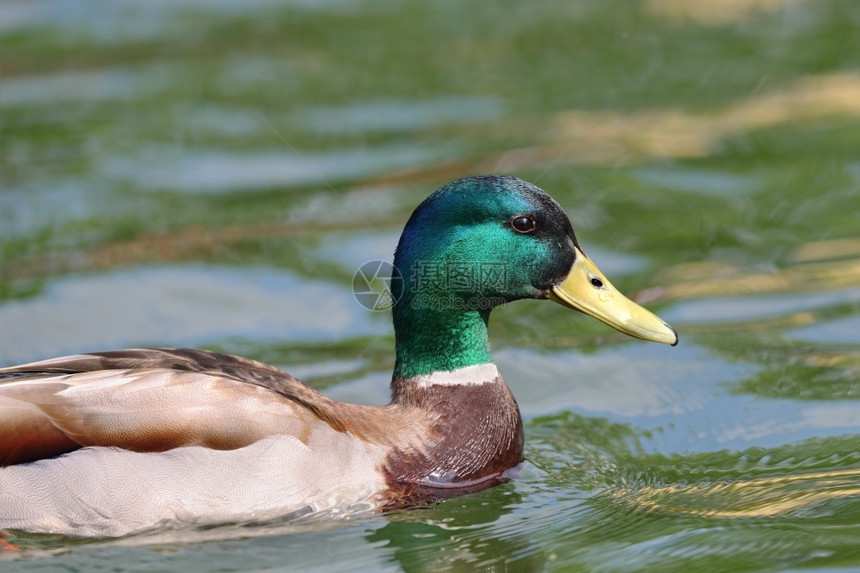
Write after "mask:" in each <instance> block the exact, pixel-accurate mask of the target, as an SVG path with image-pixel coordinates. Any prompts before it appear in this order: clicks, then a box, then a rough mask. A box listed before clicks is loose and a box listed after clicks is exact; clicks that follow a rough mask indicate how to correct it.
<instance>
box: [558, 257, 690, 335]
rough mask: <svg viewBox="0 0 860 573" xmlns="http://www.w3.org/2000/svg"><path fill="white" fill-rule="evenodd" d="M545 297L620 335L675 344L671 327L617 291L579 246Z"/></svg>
mask: <svg viewBox="0 0 860 573" xmlns="http://www.w3.org/2000/svg"><path fill="white" fill-rule="evenodd" d="M549 298H550V300H552V301H554V302H557V303H558V304H561V305H563V306H566V307H568V308H572V309H574V310H578V311H580V312H584V313H585V314H587V315H590V316H593V317H594V318H596V319H597V320H600V321H602V322H605V323H606V324H608V325H609V326H611V327H612V328H615V329H616V330H619V331H620V332H623V333H624V334H629V335H630V336H634V337H636V338H641V339H642V340H650V341H652V342H662V343H664V344H671V345H672V346H675V345H676V344H678V333H677V332H675V329H673V328H672V327H671V326H669V325H668V324H666V323H665V322H663V321H662V320H660V318H659V317H658V316H657V315H656V314H654V313H653V312H651V311H648V310H646V309H644V308H642V307H641V306H639V305H638V304H636V303H635V302H633V301H632V300H630V299H629V298H627V297H626V296H624V295H623V294H621V293H620V292H618V289H616V288H615V287H614V286H612V283H610V282H609V281H608V280H606V277H605V276H603V273H601V272H600V270H599V269H598V268H597V267H596V266H595V265H594V263H592V262H591V260H590V259H589V258H588V257H586V256H585V253H583V252H582V251H580V250H579V249H576V260H575V261H574V262H573V266H572V267H571V268H570V273H569V274H568V275H567V278H566V279H564V280H563V281H562V282H561V283H559V284H557V285H555V286H554V287H552V290H551V291H550V295H549Z"/></svg>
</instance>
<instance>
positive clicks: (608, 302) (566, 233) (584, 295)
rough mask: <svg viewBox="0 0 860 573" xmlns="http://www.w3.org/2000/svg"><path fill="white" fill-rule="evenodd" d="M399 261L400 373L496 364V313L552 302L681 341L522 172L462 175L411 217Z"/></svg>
mask: <svg viewBox="0 0 860 573" xmlns="http://www.w3.org/2000/svg"><path fill="white" fill-rule="evenodd" d="M394 266H395V267H396V268H397V269H398V270H399V272H400V274H401V275H402V279H403V280H402V281H397V282H395V283H393V284H392V295H393V297H394V299H395V300H396V301H397V303H396V304H395V306H394V307H393V315H394V327H395V335H396V338H397V363H396V365H395V376H398V375H400V376H415V375H420V374H427V373H430V372H433V371H445V370H453V369H455V368H459V367H463V366H470V365H473V364H482V363H487V362H490V361H491V357H490V351H489V342H488V339H487V332H486V326H487V323H488V320H489V315H490V311H491V310H492V309H493V308H494V307H496V306H499V305H501V304H504V303H507V302H511V301H514V300H519V299H524V298H533V299H549V300H552V301H553V302H556V303H558V304H560V305H562V306H565V307H567V308H571V309H574V310H578V311H580V312H583V313H585V314H588V315H590V316H593V317H594V318H597V319H598V320H600V321H602V322H605V323H606V324H608V325H610V326H612V327H613V328H616V329H617V330H619V331H621V332H624V333H625V334H629V335H631V336H634V337H636V338H641V339H643V340H651V341H654V342H662V343H666V344H671V345H673V346H674V345H675V344H677V342H678V336H677V334H676V333H675V331H674V330H673V329H672V328H671V327H670V326H669V325H667V324H666V323H665V322H663V321H662V320H660V319H659V318H658V317H657V316H655V315H654V314H653V313H651V312H650V311H648V310H646V309H644V308H642V307H641V306H639V305H638V304H636V303H634V302H633V301H631V300H630V299H628V298H627V297H625V296H624V295H622V294H621V293H620V292H619V291H618V290H617V289H616V288H615V287H613V286H612V284H611V283H610V282H609V281H608V280H607V279H606V277H605V276H604V275H603V273H601V272H600V270H598V268H597V267H596V266H595V265H594V263H592V262H591V260H590V259H589V258H588V257H587V256H586V255H585V253H584V252H583V250H582V248H581V247H580V245H579V242H578V241H577V239H576V235H575V234H574V231H573V227H572V226H571V224H570V221H569V219H568V218H567V215H566V214H565V212H564V210H562V208H561V207H560V206H559V204H558V203H556V202H555V200H553V199H552V197H550V196H549V195H547V194H546V193H545V192H544V191H543V190H541V189H540V188H538V187H536V186H535V185H532V184H531V183H528V182H526V181H523V180H521V179H517V178H516V177H508V176H480V177H468V178H465V179H460V180H457V181H453V182H451V183H449V184H447V185H445V186H443V187H441V188H439V189H438V190H436V191H435V192H434V193H433V194H432V195H430V196H429V197H428V198H427V199H425V200H424V201H423V202H422V203H421V204H420V205H419V206H418V207H417V208H416V209H415V211H414V212H413V213H412V216H411V217H410V219H409V221H408V222H407V224H406V227H405V228H404V230H403V234H402V236H401V238H400V242H399V244H398V246H397V250H396V251H395V255H394Z"/></svg>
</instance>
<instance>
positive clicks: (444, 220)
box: [0, 176, 678, 536]
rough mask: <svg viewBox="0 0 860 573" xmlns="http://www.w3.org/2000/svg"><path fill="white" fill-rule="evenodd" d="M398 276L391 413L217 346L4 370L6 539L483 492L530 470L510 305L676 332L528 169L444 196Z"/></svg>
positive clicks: (405, 253)
mask: <svg viewBox="0 0 860 573" xmlns="http://www.w3.org/2000/svg"><path fill="white" fill-rule="evenodd" d="M394 266H395V268H396V269H399V270H400V271H401V274H402V280H398V281H393V282H392V284H391V290H392V296H393V300H396V301H397V302H396V304H395V305H394V306H393V308H392V314H393V320H394V333H395V338H396V350H395V352H396V357H395V363H394V372H393V374H392V378H391V394H392V397H391V402H390V403H389V404H388V405H386V406H379V407H375V406H360V405H353V404H345V403H339V402H335V401H333V400H331V399H329V398H327V397H325V396H323V395H322V394H320V393H318V392H317V391H315V390H313V389H311V388H309V387H307V386H305V385H304V384H302V383H301V382H300V381H299V380H297V379H296V378H294V377H292V376H291V375H289V374H287V373H285V372H283V371H281V370H279V369H277V368H274V367H272V366H268V365H266V364H262V363H260V362H256V361H253V360H249V359H245V358H240V357H237V356H230V355H225V354H219V353H215V352H210V351H206V350H192V349H158V350H152V349H147V350H143V349H138V350H119V351H110V352H96V353H92V354H82V355H77V356H69V357H64V358H55V359H51V360H45V361H41V362H35V363H32V364H25V365H23V366H14V367H10V368H4V369H0V464H2V466H4V467H0V529H14V530H23V531H29V532H52V533H60V534H66V535H75V536H121V535H126V534H131V533H136V532H141V531H145V530H149V529H152V528H157V527H179V526H187V525H201V524H216V523H224V522H239V521H248V520H263V519H275V518H284V516H290V515H299V514H304V513H308V512H312V511H321V510H327V511H328V512H330V513H331V512H333V513H337V512H338V511H341V510H342V511H348V510H349V509H350V508H352V509H355V508H356V507H359V508H364V509H383V508H390V507H402V506H406V505H412V504H419V503H426V502H429V501H433V500H439V499H442V498H446V497H450V496H453V495H457V494H461V493H464V492H471V491H477V490H480V489H483V488H486V487H490V486H492V485H494V484H498V483H500V482H503V481H505V480H507V479H509V477H510V473H509V471H510V470H511V469H512V468H515V467H516V466H518V465H519V464H520V463H521V462H523V426H522V420H521V418H520V412H519V408H518V406H517V403H516V401H515V400H514V397H513V395H512V394H511V392H510V390H509V389H508V387H507V386H506V385H505V383H504V381H503V380H502V377H501V376H500V374H499V371H498V369H497V368H496V366H495V365H494V364H493V361H492V356H491V354H490V345H489V341H488V338H487V324H488V321H489V318H490V312H491V310H492V309H493V308H494V307H495V306H498V305H500V304H504V303H507V302H511V301H515V300H518V299H549V300H551V301H553V302H556V303H558V304H560V305H561V306H564V307H567V308H570V309H574V310H578V311H581V312H584V313H586V314H589V315H591V316H593V317H595V318H597V319H599V320H601V321H603V322H605V323H606V324H608V325H610V326H613V327H615V328H616V329H618V330H620V331H621V332H624V333H627V334H629V335H632V336H634V337H637V338H641V339H644V340H651V341H655V342H661V343H666V344H671V345H675V344H677V341H678V337H677V334H676V333H675V331H674V330H673V329H672V328H671V327H669V326H668V325H667V324H666V323H664V322H663V321H662V320H660V319H659V318H658V317H657V316H655V315H654V314H652V313H651V312H649V311H647V310H645V309H644V308H642V307H640V306H639V305H637V304H636V303H634V302H632V301H631V300H629V299H627V298H625V297H624V296H623V295H622V294H621V293H619V292H618V291H617V290H616V289H615V288H614V287H613V286H612V285H611V284H610V282H609V281H608V280H607V279H606V277H604V276H603V274H602V273H601V272H600V271H599V270H598V269H597V267H596V266H595V265H594V264H593V263H592V262H591V260H589V258H588V257H587V256H586V255H585V253H584V252H583V250H582V248H581V247H580V246H579V243H578V241H577V239H576V236H575V235H574V231H573V228H572V227H571V224H570V222H569V220H568V218H567V216H566V215H565V213H564V211H563V210H562V208H561V207H560V206H559V205H558V203H556V202H555V201H554V200H553V199H552V198H551V197H550V196H549V195H547V194H546V193H545V192H544V191H542V190H541V189H539V188H538V187H536V186H535V185H532V184H530V183H527V182H525V181H522V180H520V179H517V178H514V177H507V176H480V177H469V178H465V179H460V180H458V181H454V182H452V183H449V184H447V185H445V186H443V187H441V188H440V189H438V190H436V191H435V192H434V193H433V194H432V195H430V196H429V197H428V198H427V199H426V200H424V201H423V202H422V203H421V204H420V205H419V206H418V207H417V208H416V209H415V211H414V213H412V216H411V217H410V218H409V221H408V222H407V224H406V227H405V229H404V230H403V234H402V235H401V237H400V242H399V244H398V246H397V249H396V251H395V255H394ZM440 269H443V270H444V273H443V274H440V273H439V272H438V271H439V270H440Z"/></svg>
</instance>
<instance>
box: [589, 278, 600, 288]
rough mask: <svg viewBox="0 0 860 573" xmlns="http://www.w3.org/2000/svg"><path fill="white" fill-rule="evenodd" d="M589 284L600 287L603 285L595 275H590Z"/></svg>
mask: <svg viewBox="0 0 860 573" xmlns="http://www.w3.org/2000/svg"><path fill="white" fill-rule="evenodd" d="M591 286H593V287H597V288H600V287H602V286H603V281H602V280H600V279H599V278H597V277H592V278H591Z"/></svg>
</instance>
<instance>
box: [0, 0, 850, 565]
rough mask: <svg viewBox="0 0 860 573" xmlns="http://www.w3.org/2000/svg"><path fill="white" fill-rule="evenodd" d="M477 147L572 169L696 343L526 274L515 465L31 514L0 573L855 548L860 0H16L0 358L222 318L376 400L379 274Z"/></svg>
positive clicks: (200, 327) (4, 95)
mask: <svg viewBox="0 0 860 573" xmlns="http://www.w3.org/2000/svg"><path fill="white" fill-rule="evenodd" d="M478 173H508V174H513V175H517V176H519V177H522V178H524V179H527V180H529V181H532V182H533V183H535V184H537V185H539V186H540V187H542V188H544V189H545V190H547V191H548V192H549V193H550V194H551V195H553V196H554V197H555V198H556V199H557V200H558V201H559V202H560V203H561V205H562V206H563V207H564V208H565V210H566V211H567V212H568V213H569V215H570V217H571V220H572V222H573V224H574V227H575V229H576V231H577V235H578V238H579V239H580V242H581V243H582V244H583V246H584V248H585V250H586V252H588V253H589V255H590V256H591V258H592V259H593V260H594V261H595V262H596V263H597V264H598V265H599V266H600V267H601V269H602V270H603V271H604V272H605V273H606V274H607V276H609V277H610V279H611V280H613V282H614V283H615V284H616V286H618V287H619V288H620V289H621V290H622V291H625V292H627V293H629V294H631V296H633V297H634V298H637V299H638V300H639V301H640V302H642V303H644V304H647V305H648V306H649V307H650V308H652V309H653V310H655V311H656V312H658V313H659V314H660V315H661V316H662V317H663V318H664V319H666V320H667V321H668V322H669V323H671V324H672V325H673V326H675V327H676V328H677V329H678V331H679V334H680V340H681V344H680V346H678V347H677V348H668V347H662V346H657V345H652V344H646V343H643V342H639V341H635V340H631V339H628V338H625V337H624V336H623V335H620V334H618V333H616V332H614V331H612V330H610V329H609V328H608V327H605V326H604V325H602V324H599V323H597V322H596V321H594V320H591V319H588V318H586V317H581V316H578V315H577V316H574V315H575V313H569V312H564V313H561V312H558V307H555V306H553V305H549V304H547V303H542V302H539V301H527V302H518V303H516V304H513V305H509V306H507V307H504V308H502V309H499V310H497V311H496V312H494V314H493V321H492V324H491V342H492V344H493V348H494V355H495V357H496V360H497V362H498V364H499V367H500V368H501V370H502V372H503V375H504V376H505V379H506V380H507V381H508V383H509V384H510V386H511V387H512V389H513V390H514V393H515V395H516V396H517V399H518V401H519V402H520V405H521V408H522V410H523V414H524V417H525V419H526V455H527V457H528V460H529V461H528V464H527V465H526V467H525V468H524V469H523V471H522V473H521V475H520V477H519V479H517V480H516V481H514V482H511V483H508V484H505V485H503V486H500V487H497V488H494V489H492V490H488V491H485V492H481V493H478V494H474V495H470V496H465V497H463V498H458V499H454V500H449V501H446V502H444V503H441V504H438V505H435V506H432V507H430V508H428V509H423V510H412V511H398V512H393V513H389V514H386V515H382V516H379V515H370V516H362V517H356V518H354V519H352V520H349V521H342V520H338V521H333V522H328V521H324V520H318V521H315V520H309V521H307V522H302V523H291V524H280V525H279V527H278V528H273V527H271V526H257V527H243V528H239V529H230V528H222V529H220V530H218V532H217V533H218V535H217V537H219V540H217V541H213V540H209V541H201V540H200V539H196V538H194V536H193V535H191V536H190V539H191V540H189V535H190V533H189V532H185V533H178V532H177V533H175V534H169V533H168V534H165V535H164V536H162V537H159V538H158V540H157V543H156V540H140V539H137V540H130V541H129V542H128V543H126V544H120V545H117V544H91V543H83V542H80V541H75V540H70V539H63V538H55V537H45V536H26V535H20V534H13V536H12V541H14V542H15V543H18V544H19V545H22V546H24V547H26V548H28V549H27V550H26V551H25V552H24V554H23V556H24V559H23V560H21V561H17V562H15V563H10V564H9V566H10V567H14V568H19V569H20V570H26V571H42V570H49V569H50V570H63V569H67V570H70V571H71V570H81V569H84V570H100V568H101V569H104V568H111V569H112V570H116V569H117V568H120V569H135V568H140V569H147V570H152V569H153V568H155V569H159V570H182V571H189V570H202V569H207V568H209V567H211V565H212V560H213V559H217V560H218V561H217V563H218V564H219V566H220V567H222V568H223V570H236V571H240V570H264V569H271V568H283V567H289V568H291V569H296V568H299V569H304V570H311V571H314V570H353V571H356V570H358V571H360V570H368V571H371V570H372V571H378V570H391V571H397V570H408V571H422V570H433V571H438V570H464V569H476V568H481V569H486V570H506V569H510V570H540V569H546V570H566V569H579V568H584V569H589V570H595V571H603V570H621V569H623V570H634V569H640V568H641V569H649V568H659V569H660V570H665V571H670V570H689V569H690V568H691V567H695V568H697V569H705V570H715V569H732V570H738V571H741V570H757V569H767V570H773V569H802V568H806V567H815V568H823V569H828V568H830V569H840V568H853V567H858V566H860V550H858V549H857V534H858V528H860V494H858V492H860V402H858V400H860V3H857V2H855V1H852V0H635V1H631V0H578V1H575V2H570V1H554V0H539V1H535V2H512V1H505V0H503V1H499V2H493V3H488V2H479V1H476V0H466V1H459V2H456V1H449V0H441V1H440V0H434V1H430V0H406V1H395V0H320V1H313V0H292V1H284V2H278V1H274V0H245V1H243V2H238V1H236V2H232V1H229V0H211V1H202V0H173V1H167V0H149V1H144V0H137V1H135V0H113V1H109V0H27V1H24V0H21V1H16V0H3V1H2V2H0V365H10V364H14V363H20V362H25V361H29V360H36V359H41V358H48V357H51V356H56V355H61V354H68V353H76V352H84V351H95V350H103V349H109V348H119V347H127V346H199V347H205V348H211V349H215V350H220V351H225V352H231V353H236V354H242V355H245V356H249V357H252V358H256V359H259V360H263V361H266V362H269V363H272V364H275V365H277V366H279V367H282V368H284V369H286V370H288V371H289V372H291V373H293V374H295V375H297V376H299V377H300V378H302V379H303V380H305V381H307V382H308V383H309V384H311V385H312V386H314V387H316V388H319V389H321V390H322V391H323V392H325V393H326V394H328V395H329V396H332V397H334V398H337V399H342V400H348V401H355V402H363V403H375V404H381V403H385V402H386V401H387V399H388V387H387V385H388V381H389V378H390V370H391V367H392V365H393V346H394V340H393V332H392V329H391V326H390V313H388V312H371V311H369V310H367V309H366V308H364V307H363V306H362V305H361V304H359V303H358V302H357V301H356V300H355V298H354V297H353V294H352V279H353V273H354V272H355V270H356V269H357V268H358V267H359V266H360V265H361V264H363V263H365V262H367V261H373V260H384V261H390V260H391V257H392V253H393V250H394V246H395V245H396V241H397V238H398V236H399V233H400V230H401V229H402V227H403V225H404V223H405V222H406V220H407V218H408V216H409V214H410V213H411V211H412V209H413V208H414V207H415V206H416V205H417V204H418V203H419V202H420V201H421V200H422V199H423V198H424V197H425V196H426V195H427V194H429V193H430V192H432V191H433V190H434V189H435V188H436V187H438V186H440V185H442V184H444V183H446V182H448V181H449V180H452V179H455V178H458V177H461V176H466V175H471V174H478ZM211 533H212V532H209V534H210V536H211ZM142 542H147V543H150V545H144V546H142V547H141V546H138V545H140V543H142ZM153 543H155V545H152V544H153Z"/></svg>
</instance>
